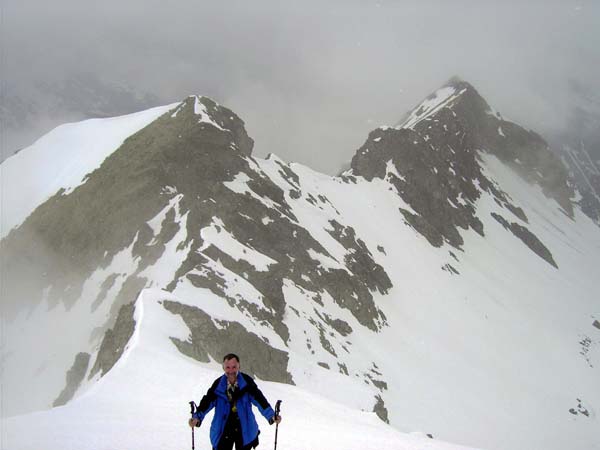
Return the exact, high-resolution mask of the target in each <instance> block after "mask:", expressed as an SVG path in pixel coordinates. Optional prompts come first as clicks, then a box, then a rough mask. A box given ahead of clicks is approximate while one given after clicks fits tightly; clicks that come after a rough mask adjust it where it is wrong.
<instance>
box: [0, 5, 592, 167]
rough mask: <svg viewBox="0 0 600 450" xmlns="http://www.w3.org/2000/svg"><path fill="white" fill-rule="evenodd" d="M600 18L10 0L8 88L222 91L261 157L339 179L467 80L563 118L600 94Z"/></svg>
mask: <svg viewBox="0 0 600 450" xmlns="http://www.w3.org/2000/svg"><path fill="white" fill-rule="evenodd" d="M217 3H218V4H217ZM599 17H600V8H599V6H598V3H597V2H593V1H591V0H588V1H583V0H582V1H570V0H562V1H543V2H542V1H538V2H533V3H528V4H527V5H521V4H519V3H518V2H512V1H509V2H491V1H479V2H476V1H469V0H458V1H454V2H447V1H441V0H437V1H430V2H416V1H385V0H380V1H368V0H364V1H358V0H351V1H339V0H336V1H329V2H316V1H306V2H301V3H300V2H294V3H292V2H276V1H255V2H248V1H242V0H235V1H233V0H230V1H223V2H208V1H199V0H195V1H192V0H178V1H175V2H169V3H168V4H167V3H165V2H159V1H155V0H144V1H141V0H130V1H128V2H117V1H115V0H106V1H104V2H91V1H82V0H79V1H74V0H55V1H53V2H43V1H41V0H4V4H3V27H2V28H3V32H2V33H3V35H2V42H3V45H2V47H3V60H4V61H3V68H5V70H4V69H3V72H4V77H5V91H10V92H8V93H10V94H14V95H15V96H18V97H19V98H21V99H27V96H28V95H31V94H32V93H37V94H36V95H37V97H36V98H37V99H38V100H37V102H38V103H43V102H44V101H45V102H56V101H57V100H56V96H55V95H52V96H48V98H47V99H44V93H43V92H41V93H40V85H41V84H40V82H42V81H43V82H44V83H45V86H47V88H46V89H47V90H51V89H52V86H55V85H61V83H64V81H65V80H68V79H71V78H73V77H76V76H78V74H81V73H89V74H93V75H94V76H95V77H97V79H98V80H100V81H101V82H102V83H105V84H107V85H115V86H123V87H126V88H127V89H129V90H131V91H132V92H134V93H135V94H136V95H137V96H138V98H142V97H143V96H144V95H145V94H151V95H153V96H155V98H156V99H157V100H156V101H157V102H161V103H163V104H166V103H169V102H173V101H177V100H180V99H182V98H183V97H185V96H187V95H189V94H192V93H198V94H202V95H207V96H209V97H212V98H214V99H215V100H217V101H218V102H220V103H222V104H225V105H226V106H228V107H230V108H232V109H233V110H235V111H236V112H237V113H238V114H239V115H240V116H241V117H242V118H243V119H244V120H245V122H246V125H247V128H248V131H249V133H250V135H251V136H253V137H254V139H255V141H256V144H255V154H256V155H258V156H265V155H266V154H267V153H269V152H274V153H276V154H278V155H279V156H281V157H282V158H284V159H286V160H288V161H298V162H301V163H303V164H306V165H309V166H311V167H313V168H315V169H317V170H321V171H324V172H328V173H334V172H336V171H337V169H338V168H339V167H340V166H342V165H343V164H344V163H346V162H348V161H349V160H350V159H351V157H352V155H353V153H354V151H355V149H357V148H358V147H359V146H360V145H361V144H362V142H363V141H364V139H365V138H366V135H367V133H368V132H369V131H370V130H371V129H373V128H375V127H377V126H379V125H383V124H393V123H395V122H397V121H398V120H399V119H400V118H401V117H402V116H403V115H404V113H405V112H406V111H407V110H409V109H410V108H412V107H413V106H414V105H416V104H417V103H418V102H419V101H420V100H421V99H422V98H423V97H425V96H426V95H428V94H429V93H430V92H431V91H433V90H434V89H436V88H437V87H439V86H440V85H441V84H442V83H444V82H445V81H446V80H447V79H449V78H450V77H451V76H453V75H459V76H460V77H462V78H464V79H466V80H467V81H470V82H471V83H472V84H474V85H475V87H476V88H477V89H478V90H479V91H480V93H481V94H482V95H483V96H484V97H485V98H486V99H487V100H488V101H489V102H490V103H491V104H492V105H493V106H494V107H495V108H496V109H498V110H499V111H501V112H502V113H503V114H504V115H505V116H507V117H509V118H511V119H513V120H515V121H517V122H519V123H522V124H523V125H525V126H527V127H529V128H533V129H536V130H538V131H540V132H542V133H544V132H545V131H546V130H553V129H557V128H560V127H563V126H564V124H565V123H566V122H567V116H568V114H569V111H570V110H571V109H572V108H573V107H574V106H575V105H573V98H572V97H571V96H570V91H569V81H568V80H569V79H572V80H577V82H578V83H581V84H582V85H585V86H586V87H587V89H589V90H592V91H596V92H598V88H599V87H600V86H599V84H600V73H599V72H600V50H599V49H598V46H597V45H596V44H595V43H596V42H597V41H598V37H599V36H598V35H599V33H600V32H599V31H598V27H597V22H598V18H599ZM42 85H43V84H42ZM9 87H10V88H9ZM41 91H43V89H41ZM146 98H150V97H146ZM82 102H85V99H82ZM136 105H137V104H136ZM43 109H44V111H51V110H52V108H43ZM84 109H85V108H84ZM88 109H89V108H88ZM55 113H56V118H57V120H58V118H60V117H62V116H65V115H66V114H61V113H60V111H55ZM44 115H46V116H47V115H48V114H44ZM43 119H44V120H49V119H48V117H44V118H43Z"/></svg>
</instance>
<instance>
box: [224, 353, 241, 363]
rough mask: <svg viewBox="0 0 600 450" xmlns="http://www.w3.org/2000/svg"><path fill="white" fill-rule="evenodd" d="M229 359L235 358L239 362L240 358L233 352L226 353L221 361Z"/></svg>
mask: <svg viewBox="0 0 600 450" xmlns="http://www.w3.org/2000/svg"><path fill="white" fill-rule="evenodd" d="M230 359H235V360H236V361H237V362H240V358H239V357H238V355H236V354H235V353H227V354H226V355H225V356H223V362H225V361H229V360H230Z"/></svg>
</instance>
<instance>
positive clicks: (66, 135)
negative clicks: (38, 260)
mask: <svg viewBox="0 0 600 450" xmlns="http://www.w3.org/2000/svg"><path fill="white" fill-rule="evenodd" d="M177 105H179V103H173V104H171V105H166V106H159V107H156V108H152V109H148V110H146V111H141V112H138V113H133V114H127V115H125V116H120V117H111V118H108V119H90V120H85V121H83V122H77V123H70V124H65V125H61V126H59V127H57V128H55V129H54V130H52V131H51V132H50V133H48V134H46V135H44V136H43V137H42V138H40V139H38V140H37V141H36V142H35V143H34V144H32V145H31V146H29V147H27V148H25V149H23V150H21V151H20V152H18V153H17V154H15V155H13V156H11V157H10V158H8V159H6V160H5V161H4V162H2V164H1V165H0V184H1V186H2V193H1V195H2V200H1V212H2V214H1V224H0V237H4V236H6V235H7V234H8V232H9V231H10V230H11V229H12V228H13V227H15V226H17V225H19V224H20V223H21V222H22V221H23V220H24V219H25V218H26V217H27V216H28V215H29V214H30V213H31V212H32V211H33V210H34V209H35V208H36V207H37V206H38V205H39V204H41V203H42V202H43V201H45V200H47V199H48V198H49V197H50V196H52V195H54V194H55V193H56V192H57V191H58V190H59V189H61V188H63V189H65V190H67V191H69V190H72V189H74V188H75V187H77V186H78V185H79V184H82V183H84V182H85V179H84V177H85V175H86V174H88V173H89V172H91V171H92V170H94V169H96V168H97V167H98V166H99V165H100V164H101V163H102V161H103V160H104V158H106V157H107V156H108V155H110V154H111V153H112V152H114V151H115V150H116V149H117V148H118V147H119V146H120V145H121V144H122V143H123V141H124V140H125V139H126V138H127V137H129V136H131V135H132V134H134V133H135V132H137V131H138V130H140V129H142V128H144V127H145V126H146V125H148V124H149V123H151V122H153V121H154V120H156V119H157V118H158V117H159V116H161V115H162V114H164V113H166V112H167V111H170V110H171V109H173V108H175V107H176V106H177Z"/></svg>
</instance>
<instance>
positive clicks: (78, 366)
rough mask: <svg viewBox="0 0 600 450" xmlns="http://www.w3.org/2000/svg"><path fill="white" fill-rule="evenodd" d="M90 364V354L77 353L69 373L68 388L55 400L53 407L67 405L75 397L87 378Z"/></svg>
mask: <svg viewBox="0 0 600 450" xmlns="http://www.w3.org/2000/svg"><path fill="white" fill-rule="evenodd" d="M89 363H90V354H89V353H83V352H82V353H77V356H75V361H73V366H72V367H71V368H70V369H69V371H68V372H67V379H66V386H65V388H64V389H63V390H62V391H61V393H60V394H59V395H58V397H57V398H56V400H54V402H53V403H52V406H61V405H65V404H67V402H68V401H69V400H71V399H72V398H73V395H75V392H76V391H77V389H78V388H79V385H80V384H81V382H82V381H83V379H84V378H85V374H86V373H87V369H88V367H89Z"/></svg>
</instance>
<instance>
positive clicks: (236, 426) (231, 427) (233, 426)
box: [215, 411, 258, 450]
mask: <svg viewBox="0 0 600 450" xmlns="http://www.w3.org/2000/svg"><path fill="white" fill-rule="evenodd" d="M233 444H235V450H251V449H253V448H255V447H256V446H258V436H256V439H254V441H252V442H250V444H248V445H246V446H244V443H243V441H242V427H241V426H240V418H239V416H238V415H237V413H235V412H233V411H232V412H231V413H230V414H229V418H228V419H227V423H226V424H225V429H224V430H223V435H222V436H221V439H220V440H219V445H218V447H217V448H216V449H215V450H231V449H232V448H233Z"/></svg>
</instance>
